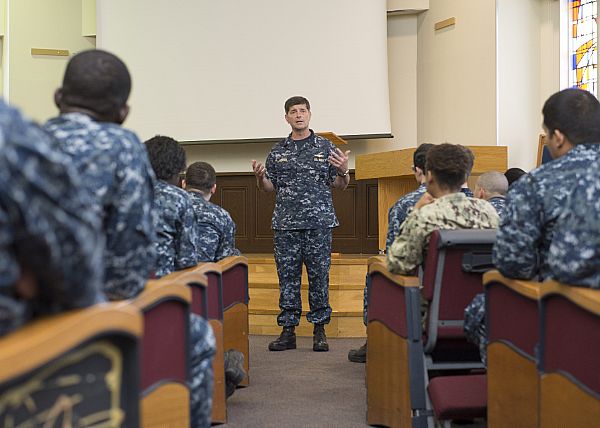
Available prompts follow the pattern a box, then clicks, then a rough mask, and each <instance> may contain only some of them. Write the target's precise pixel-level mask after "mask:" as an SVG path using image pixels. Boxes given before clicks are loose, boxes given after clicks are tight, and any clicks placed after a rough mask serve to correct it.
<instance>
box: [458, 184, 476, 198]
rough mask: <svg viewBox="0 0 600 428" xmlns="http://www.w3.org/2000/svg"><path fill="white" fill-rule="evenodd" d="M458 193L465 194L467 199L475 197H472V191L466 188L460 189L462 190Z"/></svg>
mask: <svg viewBox="0 0 600 428" xmlns="http://www.w3.org/2000/svg"><path fill="white" fill-rule="evenodd" d="M460 191H461V192H462V193H464V194H465V196H466V197H468V198H473V197H475V195H473V191H472V190H471V189H469V188H468V187H462V188H461V189H460Z"/></svg>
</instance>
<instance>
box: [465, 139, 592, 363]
mask: <svg viewBox="0 0 600 428" xmlns="http://www.w3.org/2000/svg"><path fill="white" fill-rule="evenodd" d="M599 156H600V144H580V145H578V146H575V148H573V149H572V150H570V151H569V152H568V153H567V154H565V155H564V156H562V157H560V158H558V159H556V160H554V161H552V162H549V163H546V164H543V165H542V166H540V167H539V168H537V169H535V170H533V171H532V172H531V173H529V174H526V175H524V176H522V177H521V178H519V180H518V181H516V182H514V183H513V184H512V185H511V187H510V188H509V190H508V195H507V198H506V207H505V211H504V216H503V217H502V218H501V222H500V228H499V230H498V233H497V235H496V244H495V245H494V253H493V258H494V264H495V265H496V267H497V268H498V270H500V272H502V274H503V275H505V276H508V277H511V278H523V279H532V278H536V277H537V279H540V280H544V279H547V278H549V277H551V276H552V275H553V274H552V271H551V269H550V266H549V263H550V262H551V257H549V251H550V243H551V242H552V241H553V240H554V226H555V223H556V222H557V219H558V218H559V216H560V215H561V213H563V212H565V205H566V201H567V198H568V196H569V194H571V193H573V192H574V191H575V190H576V189H577V187H578V183H579V181H580V179H581V176H582V175H583V174H584V173H585V171H587V170H588V168H589V167H590V166H591V165H594V164H596V163H597V162H598V159H599ZM557 242H558V241H557ZM578 251H579V249H577V252H576V253H573V254H577V253H578ZM464 328H465V333H466V334H467V337H468V338H469V339H470V340H471V341H472V342H473V343H475V344H477V345H479V349H480V353H481V357H482V360H483V361H484V362H485V360H486V353H485V349H486V343H487V336H486V325H485V298H484V296H483V294H482V295H481V296H476V297H475V298H474V299H473V301H472V302H471V304H469V306H468V307H467V309H466V311H465V327H464Z"/></svg>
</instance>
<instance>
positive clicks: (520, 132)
mask: <svg viewBox="0 0 600 428" xmlns="http://www.w3.org/2000/svg"><path fill="white" fill-rule="evenodd" d="M542 3H544V2H543V1H540V0H520V1H518V2H515V1H514V0H497V10H498V12H497V23H498V26H497V37H498V144H499V145H503V146H508V155H509V156H508V164H509V165H510V166H511V167H519V168H523V169H525V170H529V169H531V168H532V167H533V166H535V161H536V155H537V146H538V136H539V134H540V132H541V125H540V124H541V121H542V116H541V113H540V112H541V104H540V99H541V95H540V94H541V84H540V76H542V75H544V74H546V73H547V70H548V69H547V68H546V67H543V66H542V58H541V50H540V46H541V30H538V31H535V30H536V29H540V28H541V12H542ZM532 29H533V30H534V31H532Z"/></svg>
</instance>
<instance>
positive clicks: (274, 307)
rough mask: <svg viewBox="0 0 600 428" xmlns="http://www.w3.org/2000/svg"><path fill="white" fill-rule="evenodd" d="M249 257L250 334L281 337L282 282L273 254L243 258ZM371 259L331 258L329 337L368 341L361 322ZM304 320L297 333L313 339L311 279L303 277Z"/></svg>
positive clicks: (364, 257) (334, 256) (250, 255)
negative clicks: (309, 309) (309, 292)
mask: <svg viewBox="0 0 600 428" xmlns="http://www.w3.org/2000/svg"><path fill="white" fill-rule="evenodd" d="M244 255H245V256H246V257H248V281H249V291H250V306H249V313H250V315H249V316H250V334H259V335H278V334H279V333H280V332H281V327H279V326H278V325H277V314H278V313H279V281H278V278H277V269H276V267H275V260H274V258H273V255H272V254H244ZM369 257H370V256H369V255H346V254H343V255H339V254H334V255H332V259H331V269H330V274H329V303H330V305H331V308H332V310H333V312H332V316H331V322H330V323H329V325H327V327H326V329H325V330H326V332H327V335H328V336H329V337H366V329H365V326H364V324H363V321H362V308H363V289H364V286H365V275H366V273H367V260H368V259H369ZM301 294H302V305H303V309H305V310H303V311H302V320H301V322H300V325H299V326H298V327H297V329H296V334H298V335H300V336H312V324H310V323H308V322H307V321H306V312H307V311H308V279H307V276H306V270H305V269H304V270H303V273H302V291H301Z"/></svg>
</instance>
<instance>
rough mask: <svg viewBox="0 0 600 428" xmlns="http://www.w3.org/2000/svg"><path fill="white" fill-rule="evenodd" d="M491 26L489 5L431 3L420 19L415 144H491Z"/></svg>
mask: <svg viewBox="0 0 600 428" xmlns="http://www.w3.org/2000/svg"><path fill="white" fill-rule="evenodd" d="M512 1H515V2H519V1H521V0H512ZM451 17H455V18H456V25H454V26H452V27H448V28H445V29H442V30H438V31H435V30H434V25H435V23H436V22H439V21H443V20H445V19H448V18H451ZM495 27H496V9H495V1H494V0H476V1H474V0H451V1H450V0H430V2H429V10H428V11H427V12H425V13H422V14H420V15H419V22H418V51H419V54H418V68H417V70H418V76H419V77H418V92H417V93H418V101H417V106H418V125H417V126H418V134H417V138H418V140H419V142H425V141H430V142H445V141H447V142H450V143H455V144H463V145H495V144H496V53H495V52H496V40H495Z"/></svg>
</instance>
